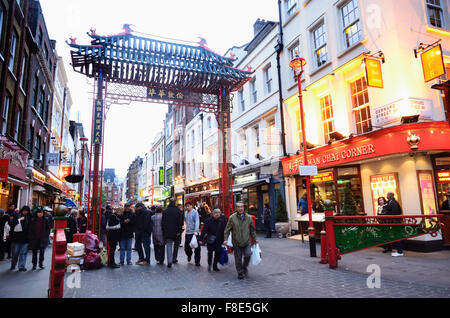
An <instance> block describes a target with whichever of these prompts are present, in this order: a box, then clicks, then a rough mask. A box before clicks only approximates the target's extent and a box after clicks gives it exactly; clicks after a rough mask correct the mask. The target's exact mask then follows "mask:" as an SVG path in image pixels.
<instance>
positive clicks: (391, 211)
mask: <svg viewBox="0 0 450 318" xmlns="http://www.w3.org/2000/svg"><path fill="white" fill-rule="evenodd" d="M386 197H387V200H388V203H387V204H386V210H385V211H386V215H401V214H402V208H401V207H400V204H399V203H398V202H397V200H395V194H394V193H392V192H389V193H387V194H386ZM392 223H401V220H400V219H392ZM395 248H396V249H397V252H396V253H392V256H393V257H398V256H403V241H398V242H396V243H395ZM389 250H392V245H390V246H387V251H389Z"/></svg>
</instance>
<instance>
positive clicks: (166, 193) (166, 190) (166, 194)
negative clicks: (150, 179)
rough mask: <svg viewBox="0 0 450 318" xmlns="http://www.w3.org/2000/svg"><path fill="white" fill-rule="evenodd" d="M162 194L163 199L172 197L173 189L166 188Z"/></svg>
mask: <svg viewBox="0 0 450 318" xmlns="http://www.w3.org/2000/svg"><path fill="white" fill-rule="evenodd" d="M161 194H162V197H163V198H168V197H170V196H171V195H172V191H171V188H164V189H162V193H161Z"/></svg>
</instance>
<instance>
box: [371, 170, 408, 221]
mask: <svg viewBox="0 0 450 318" xmlns="http://www.w3.org/2000/svg"><path fill="white" fill-rule="evenodd" d="M370 188H371V189H372V204H373V211H374V213H375V215H376V211H377V208H378V198H380V197H384V198H385V199H387V194H388V193H389V192H392V193H394V194H395V199H396V200H397V201H398V202H399V203H400V206H402V204H401V197H400V188H399V182H398V175H397V173H390V174H383V175H378V176H371V177H370Z"/></svg>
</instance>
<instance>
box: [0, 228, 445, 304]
mask: <svg viewBox="0 0 450 318" xmlns="http://www.w3.org/2000/svg"><path fill="white" fill-rule="evenodd" d="M260 245H261V248H262V252H263V261H262V262H261V264H260V265H258V266H251V267H250V268H249V278H248V279H245V280H243V281H240V280H238V279H237V275H236V271H235V267H234V259H233V257H230V262H229V264H228V265H227V266H225V267H220V269H221V272H220V273H214V272H213V273H209V272H208V270H207V266H206V248H202V266H201V267H200V268H198V267H196V266H195V265H194V264H193V262H191V263H187V261H186V256H185V254H184V251H183V250H182V249H180V253H179V255H180V257H179V263H178V264H177V265H174V266H173V267H172V269H168V268H167V266H161V265H157V264H156V262H155V261H154V259H152V264H151V266H139V265H130V266H127V265H125V266H123V267H122V268H120V269H115V270H113V269H109V268H102V269H100V270H96V271H84V272H82V273H81V288H72V289H70V288H67V285H66V286H65V291H64V297H65V298H91V297H99V298H103V297H113V298H129V297H130V298H141V297H158V298H185V297H193V298H197V297H201V298H211V297H213V298H215V297H232V298H249V297H251V298H255V297H256V298H273V297H277V298H305V297H306V298H307V297H357V298H377V297H389V298H392V297H407V298H411V297H413V298H415V297H418V298H422V297H425V298H429V297H450V250H444V251H440V252H435V253H429V254H424V253H416V252H409V251H406V252H405V257H403V258H392V257H391V256H390V254H382V253H381V249H380V248H374V249H370V250H367V251H363V252H358V253H354V254H349V255H344V256H343V257H342V260H341V261H340V263H339V268H338V269H337V270H331V269H329V267H328V265H322V264H318V263H317V262H318V260H319V258H316V259H311V258H310V257H309V244H308V242H305V243H301V241H298V240H295V239H278V238H272V239H265V238H264V237H263V236H260ZM317 248H318V249H317V251H318V253H319V252H320V246H319V245H317ZM50 252H51V250H50V249H48V250H47V259H46V264H47V268H49V262H50ZM136 260H137V253H136V252H133V261H136ZM30 263H31V254H29V258H28V264H29V266H28V269H29V270H28V271H27V272H25V273H19V272H17V271H14V272H11V271H9V263H8V262H6V261H3V262H0V282H1V288H0V298H3V297H46V293H47V286H48V277H49V271H48V270H37V271H31V270H30V268H31V264H30ZM370 264H378V265H379V266H380V268H381V288H379V289H377V288H375V289H369V288H368V287H367V285H366V281H367V277H368V275H369V274H370V273H366V269H367V266H368V265H370ZM68 275H69V274H68ZM68 275H66V277H67V276H68Z"/></svg>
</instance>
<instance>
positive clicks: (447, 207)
mask: <svg viewBox="0 0 450 318" xmlns="http://www.w3.org/2000/svg"><path fill="white" fill-rule="evenodd" d="M449 200H450V189H448V190H447V200H445V201H444V202H442V206H441V210H447V211H449V210H450V203H449Z"/></svg>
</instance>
